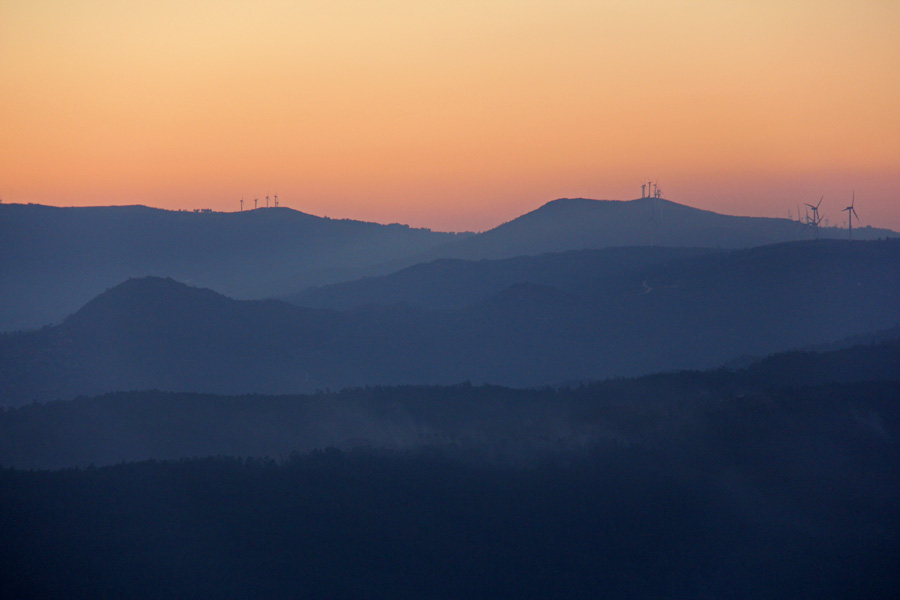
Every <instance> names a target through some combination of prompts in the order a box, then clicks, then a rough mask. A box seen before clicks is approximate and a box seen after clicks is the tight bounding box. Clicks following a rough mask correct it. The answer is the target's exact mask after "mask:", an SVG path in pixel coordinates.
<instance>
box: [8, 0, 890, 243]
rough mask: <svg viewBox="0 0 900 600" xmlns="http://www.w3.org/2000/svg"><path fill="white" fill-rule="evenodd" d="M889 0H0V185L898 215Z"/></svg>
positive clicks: (325, 211) (483, 223)
mask: <svg viewBox="0 0 900 600" xmlns="http://www.w3.org/2000/svg"><path fill="white" fill-rule="evenodd" d="M898 31H900V1H898V0H861V1H857V2H850V1H848V0H844V1H834V0H817V1H812V0H810V1H807V0H778V1H775V0H755V1H753V2H750V1H747V2H738V1H736V0H731V1H726V0H722V1H709V0H707V1H704V0H694V1H692V0H679V1H674V0H673V1H663V0H655V1H654V0H627V1H626V0H621V1H618V0H609V1H604V0H590V1H570V0H554V1H544V0H530V1H529V0H517V1H514V2H513V1H494V2H492V1H490V0H478V1H469V0H454V1H428V2H423V1H421V0H419V1H404V0H383V1H356V2H351V1H344V0H321V1H320V0H310V1H301V0H295V1H265V0H260V1H254V2H238V1H228V0H215V1H193V2H191V1H183V0H182V1H166V0H154V1H152V2H144V1H139V0H129V1H127V2H123V1H119V0H108V1H107V0H96V1H91V0H80V1H78V2H71V1H68V0H56V1H54V0H48V1H41V0H2V1H0V196H2V197H3V198H4V201H6V202H36V203H42V204H55V205H62V206H79V205H101V204H147V205H150V206H157V207H163V208H189V209H190V208H201V207H208V208H213V209H215V210H237V209H238V208H239V204H238V202H239V200H240V198H241V196H242V195H243V197H244V198H245V200H246V203H245V207H247V206H252V198H253V197H254V196H257V197H259V198H261V199H262V198H264V197H265V195H266V193H270V194H275V193H278V195H279V198H280V201H281V203H282V205H284V206H290V207H291V208H295V209H298V210H302V211H304V212H309V213H313V214H318V215H327V216H331V217H348V218H357V219H365V220H372V221H379V222H403V223H409V224H411V225H417V226H427V227H431V228H434V229H443V230H463V229H468V230H483V229H487V228H490V227H493V226H495V225H497V224H499V223H501V222H503V221H506V220H509V219H511V218H514V217H516V216H518V215H519V214H521V213H524V212H527V211H529V210H532V209H534V208H536V207H537V206H539V205H541V204H543V203H544V202H547V201H549V200H552V199H554V198H558V197H574V196H584V197H592V198H606V199H631V198H635V197H638V196H639V195H640V184H641V183H642V182H643V181H646V180H647V179H648V178H653V179H656V178H658V179H659V185H660V188H661V189H662V191H663V194H664V196H665V197H667V198H669V199H671V200H674V201H676V202H682V203H685V204H690V205H692V206H697V207H701V208H707V209H711V210H716V211H719V212H727V213H732V214H744V215H761V216H783V217H786V216H787V215H788V211H789V210H791V211H793V213H794V214H795V215H796V208H795V207H796V204H797V203H803V202H815V201H817V200H818V199H819V197H820V196H822V195H824V196H825V201H824V202H823V208H822V213H823V214H824V215H825V217H826V218H829V219H830V221H831V224H840V223H841V222H842V221H843V217H842V214H841V213H840V212H839V210H840V208H843V207H845V206H847V204H848V203H849V200H850V194H851V191H852V190H854V189H855V192H856V197H857V211H858V212H859V215H860V217H861V219H862V224H863V225H866V224H869V225H873V226H887V227H891V228H893V229H900V35H898Z"/></svg>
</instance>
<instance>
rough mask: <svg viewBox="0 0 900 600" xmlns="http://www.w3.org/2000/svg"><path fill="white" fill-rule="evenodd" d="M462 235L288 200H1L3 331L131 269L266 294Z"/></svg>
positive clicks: (62, 310)
mask: <svg viewBox="0 0 900 600" xmlns="http://www.w3.org/2000/svg"><path fill="white" fill-rule="evenodd" d="M456 237H457V236H456V234H448V233H436V232H432V231H429V230H426V229H411V228H409V227H407V226H405V225H379V224H377V223H364V222H361V221H350V220H332V219H327V218H321V217H315V216H312V215H307V214H304V213H301V212H298V211H295V210H291V209H288V208H270V209H260V210H248V211H244V212H239V213H193V212H176V211H166V210H157V209H151V208H147V207H144V206H122V207H112V206H110V207H95V208H54V207H48V206H39V205H18V204H0V330H12V329H24V328H34V327H40V326H42V325H46V324H48V323H51V322H58V321H59V320H61V319H62V318H63V317H65V316H67V315H69V314H71V313H72V312H74V311H75V310H77V309H78V308H79V307H80V306H81V305H83V304H84V303H85V302H87V301H88V300H90V299H91V298H93V297H94V296H96V295H97V294H99V293H101V292H103V290H105V289H107V288H110V287H112V286H114V285H116V284H118V283H121V282H122V281H123V280H124V279H127V278H129V277H143V276H148V275H155V276H162V277H173V278H175V279H178V280H179V281H183V282H186V283H190V284H192V285H198V286H203V287H211V288H214V289H216V290H219V291H221V292H222V293H225V294H227V295H229V296H232V297H235V298H264V297H269V296H275V295H280V294H285V293H287V292H291V291H295V290H298V289H302V288H304V287H307V286H312V285H322V284H325V283H330V282H334V281H344V280H346V279H353V278H356V277H361V276H364V275H372V274H380V273H385V272H387V270H386V269H387V267H381V269H380V270H379V267H378V265H382V264H383V263H389V262H392V261H401V262H400V264H401V265H405V264H410V263H409V262H403V259H405V258H407V257H409V256H410V255H414V254H418V253H420V252H422V251H423V250H425V249H427V248H431V247H433V246H435V245H438V244H441V243H444V242H446V241H448V240H452V239H455V238H456Z"/></svg>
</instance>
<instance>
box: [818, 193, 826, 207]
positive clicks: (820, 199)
mask: <svg viewBox="0 0 900 600" xmlns="http://www.w3.org/2000/svg"><path fill="white" fill-rule="evenodd" d="M824 199H825V196H822V197H821V198H819V202H818V203H816V208H819V205H820V204H822V200H824Z"/></svg>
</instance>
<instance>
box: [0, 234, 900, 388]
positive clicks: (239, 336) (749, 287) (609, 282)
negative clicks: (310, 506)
mask: <svg viewBox="0 0 900 600" xmlns="http://www.w3.org/2000/svg"><path fill="white" fill-rule="evenodd" d="M572 277H575V278H577V279H579V285H578V286H576V287H578V289H579V291H578V293H573V292H571V291H566V290H561V289H559V288H556V287H551V286H547V285H542V284H535V283H531V282H527V281H524V282H520V283H517V284H515V285H512V286H510V287H509V288H507V289H506V290H504V291H502V292H501V293H499V294H497V295H494V296H492V297H490V298H488V299H487V300H484V301H482V302H478V303H476V304H473V305H470V306H467V307H464V308H461V309H457V310H444V311H440V310H419V309H412V308H408V307H402V306H394V307H377V306H375V307H369V308H366V309H359V310H352V311H346V312H339V311H328V310H320V309H311V308H301V307H296V306H292V305H290V304H287V303H284V302H278V301H235V300H230V299H228V298H225V297H222V296H220V295H218V294H215V293H214V292H211V291H209V290H200V289H196V288H190V287H187V286H184V285H182V284H179V283H177V282H174V281H172V280H164V279H156V278H145V279H135V280H131V281H128V282H126V283H124V284H122V285H120V286H117V287H116V288H114V289H112V290H110V291H109V292H107V293H105V294H103V295H101V296H99V297H98V298H96V299H95V300H93V301H91V302H90V303H88V304H87V305H86V306H85V307H84V308H83V309H82V310H81V311H79V312H78V313H76V314H74V315H72V316H71V317H70V318H68V319H66V320H65V321H64V322H63V323H62V324H60V325H59V326H56V327H48V328H45V329H43V330H41V331H37V332H30V333H23V334H8V335H4V336H0V359H2V360H0V399H2V403H3V404H6V405H18V404H23V403H27V402H30V401H31V400H48V399H54V398H72V397H75V396H77V395H80V394H99V393H103V392H107V391H116V390H135V389H160V390H170V391H196V392H211V393H226V394H241V393H297V392H303V391H312V390H315V389H325V388H331V389H340V388H343V387H346V386H358V385H370V384H371V385H384V384H402V383H410V384H452V383H458V382H461V381H466V380H469V381H472V382H476V383H480V382H488V383H494V384H500V385H511V386H531V385H547V384H556V383H560V382H564V381H581V380H586V379H599V378H604V377H613V376H629V375H639V374H644V373H651V372H657V371H665V370H673V369H703V368H710V367H714V366H716V365H720V364H723V363H726V362H728V361H730V360H733V359H735V358H737V357H741V356H747V355H756V356H764V355H767V354H770V353H772V352H778V351H784V350H788V349H791V348H800V347H805V346H810V345H815V344H823V343H827V342H832V341H835V340H839V339H842V338H846V337H848V336H851V335H857V334H861V333H868V332H872V331H877V330H880V329H885V328H889V327H893V326H896V325H897V322H898V318H900V315H898V309H897V307H898V306H900V242H898V241H882V242H852V243H851V242H846V241H841V242H838V241H831V242H825V241H822V242H817V243H812V242H808V243H798V244H783V245H777V246H767V247H761V248H754V249H749V250H741V251H731V252H724V253H715V254H705V255H701V256H694V257H690V258H685V259H682V260H677V261H671V262H668V263H665V264H657V265H651V266H649V267H647V268H638V269H635V270H633V271H628V272H626V273H619V274H616V275H614V276H609V277H605V276H601V277H599V278H596V279H594V278H593V277H592V274H591V272H590V271H588V272H581V273H572Z"/></svg>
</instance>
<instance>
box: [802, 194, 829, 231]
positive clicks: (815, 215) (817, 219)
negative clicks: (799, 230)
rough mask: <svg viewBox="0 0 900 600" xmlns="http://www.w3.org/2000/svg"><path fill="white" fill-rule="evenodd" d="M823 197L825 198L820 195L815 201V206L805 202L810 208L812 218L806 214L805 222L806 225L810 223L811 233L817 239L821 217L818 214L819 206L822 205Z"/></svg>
mask: <svg viewBox="0 0 900 600" xmlns="http://www.w3.org/2000/svg"><path fill="white" fill-rule="evenodd" d="M824 199H825V196H822V197H821V198H819V201H818V202H817V203H816V205H815V206H813V205H812V204H809V203H807V204H806V205H807V206H808V207H810V208H811V209H812V218H810V217H809V215H807V217H806V223H807V224H808V225H812V228H813V235H814V236H815V238H816V239H819V223H821V222H822V217H820V216H819V206H821V205H822V200H824Z"/></svg>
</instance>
